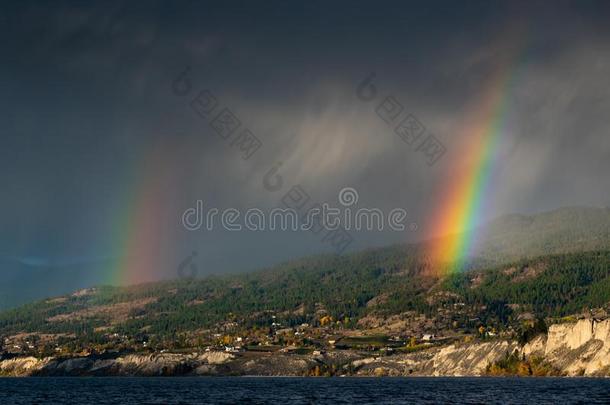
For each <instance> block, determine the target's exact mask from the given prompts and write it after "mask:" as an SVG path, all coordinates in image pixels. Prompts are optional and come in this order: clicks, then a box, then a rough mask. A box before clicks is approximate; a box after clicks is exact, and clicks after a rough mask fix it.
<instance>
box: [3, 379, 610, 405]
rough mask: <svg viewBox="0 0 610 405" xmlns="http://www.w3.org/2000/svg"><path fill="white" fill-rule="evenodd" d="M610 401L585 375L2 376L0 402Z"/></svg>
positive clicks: (605, 386)
mask: <svg viewBox="0 0 610 405" xmlns="http://www.w3.org/2000/svg"><path fill="white" fill-rule="evenodd" d="M62 403H71V404H208V403H215V404H216V403H217V404H234V403H257V404H258V403H260V404H262V403H275V404H293V403H294V404H322V403H332V404H396V403H430V404H433V403H435V404H436V403H460V404H462V403H479V404H480V403H486V404H524V403H530V404H531V403H534V404H543V403H544V404H561V403H582V404H584V403H586V404H592V403H600V404H601V403H606V404H608V403H610V379H587V378H572V379H567V378H536V379H534V378H521V379H520V378H382V379H378V378H26V379H19V378H0V404H62Z"/></svg>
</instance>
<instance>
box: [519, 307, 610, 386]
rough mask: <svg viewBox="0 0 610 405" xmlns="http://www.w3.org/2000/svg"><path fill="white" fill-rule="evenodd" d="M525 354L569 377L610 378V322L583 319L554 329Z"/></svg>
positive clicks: (537, 339)
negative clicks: (538, 357)
mask: <svg viewBox="0 0 610 405" xmlns="http://www.w3.org/2000/svg"><path fill="white" fill-rule="evenodd" d="M523 353H524V354H526V355H537V356H540V357H542V358H544V360H545V361H546V362H547V363H549V364H550V365H552V366H553V367H555V368H556V369H558V370H560V371H561V372H562V373H563V374H565V375H568V376H579V375H584V376H608V375H610V319H606V320H604V321H595V320H593V319H581V320H579V321H578V322H576V323H564V324H559V325H552V326H551V327H550V328H549V332H548V334H547V335H546V336H539V337H537V338H536V339H534V340H533V341H532V342H530V343H528V344H527V345H525V347H524V348H523Z"/></svg>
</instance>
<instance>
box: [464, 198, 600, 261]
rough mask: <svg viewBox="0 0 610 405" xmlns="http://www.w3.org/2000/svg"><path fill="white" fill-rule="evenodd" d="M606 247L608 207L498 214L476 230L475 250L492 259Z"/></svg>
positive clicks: (508, 259) (503, 259)
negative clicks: (529, 213)
mask: <svg viewBox="0 0 610 405" xmlns="http://www.w3.org/2000/svg"><path fill="white" fill-rule="evenodd" d="M609 247H610V208H595V207H565V208H559V209H556V210H553V211H548V212H543V213H540V214H534V215H521V214H512V215H506V216H502V217H500V218H498V219H496V220H494V221H492V222H490V223H489V224H487V225H485V226H484V227H482V229H480V230H479V232H478V236H477V248H476V254H478V255H480V256H482V257H483V258H486V259H493V260H494V261H495V262H496V263H501V262H503V261H511V260H518V259H523V258H528V257H536V256H542V255H550V254H560V253H572V252H586V251H592V250H602V249H607V248H609Z"/></svg>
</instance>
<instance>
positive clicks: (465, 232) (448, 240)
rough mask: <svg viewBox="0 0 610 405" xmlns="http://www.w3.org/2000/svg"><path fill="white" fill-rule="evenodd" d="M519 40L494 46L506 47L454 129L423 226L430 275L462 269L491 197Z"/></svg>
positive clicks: (513, 80) (513, 78) (516, 69)
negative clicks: (433, 206) (427, 223)
mask: <svg viewBox="0 0 610 405" xmlns="http://www.w3.org/2000/svg"><path fill="white" fill-rule="evenodd" d="M520 42H521V41H511V43H510V45H511V46H508V47H504V48H500V49H508V50H509V51H508V52H506V53H505V55H504V57H502V58H499V59H500V60H499V61H498V65H497V66H496V67H495V69H494V71H493V73H492V75H491V76H490V79H489V80H488V81H487V85H486V86H484V89H485V90H484V91H483V93H482V95H481V97H480V98H479V99H478V100H477V102H476V103H474V105H473V106H472V107H471V108H470V109H469V111H470V113H469V114H467V117H466V119H465V121H464V123H463V125H462V126H461V130H460V133H459V134H458V135H459V136H458V139H460V140H461V142H462V143H461V144H460V145H454V147H453V148H454V150H452V153H451V155H452V160H451V161H450V162H449V166H448V167H449V170H447V173H448V176H447V178H446V181H445V182H443V184H442V185H441V187H440V189H439V190H440V191H439V192H438V193H437V194H438V197H437V201H439V204H438V206H437V207H436V209H434V210H433V211H432V212H433V214H432V218H431V221H430V223H431V225H430V227H429V237H430V242H429V245H428V249H427V258H428V261H429V269H430V271H431V273H433V274H434V275H442V274H445V273H451V272H456V271H460V270H462V269H464V267H465V264H466V260H467V259H468V257H469V255H470V254H471V253H472V249H473V247H474V244H475V241H476V236H477V235H476V227H477V225H479V224H480V221H481V219H482V218H484V213H485V210H486V208H488V207H487V204H488V203H489V201H490V199H491V198H492V197H493V192H492V190H491V179H492V176H493V173H494V164H495V163H496V161H497V157H498V156H497V155H498V149H499V145H500V142H501V140H502V135H503V133H504V130H505V124H506V120H507V117H508V113H509V107H510V102H511V97H510V96H511V89H512V87H513V84H514V82H515V80H516V76H517V72H518V71H519V68H518V67H519V66H518V64H517V63H516V62H517V61H518V58H517V57H516V55H517V54H518V53H519V52H518V51H519V50H520V48H521V47H520V46H518V44H519V43H520Z"/></svg>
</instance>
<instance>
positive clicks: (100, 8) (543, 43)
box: [0, 1, 610, 305]
mask: <svg viewBox="0 0 610 405" xmlns="http://www.w3.org/2000/svg"><path fill="white" fill-rule="evenodd" d="M8 3H9V2H3V5H2V6H0V52H1V53H0V54H1V55H2V56H1V59H2V63H0V94H1V97H0V118H1V119H0V137H1V138H0V139H1V140H2V147H1V148H0V166H1V169H2V170H0V182H1V184H2V186H3V187H2V198H1V199H0V225H1V226H2V233H1V234H0V256H1V263H0V264H1V265H2V267H0V276H3V278H4V280H5V281H6V283H4V287H3V288H0V298H2V294H4V296H3V298H2V299H0V305H3V302H14V301H15V300H19V299H22V300H24V299H26V298H31V297H35V296H40V295H48V294H56V293H58V292H60V291H63V290H66V289H67V290H69V289H72V288H75V287H78V286H86V285H89V284H94V283H98V282H102V281H104V282H106V281H108V280H107V279H108V277H107V275H108V273H109V271H110V270H108V267H109V266H114V265H117V264H116V262H124V258H125V255H128V256H129V255H131V256H133V257H140V256H146V259H142V260H140V259H138V260H136V261H135V262H136V263H137V265H147V266H149V267H148V268H147V269H146V271H145V274H146V276H145V277H142V281H144V280H153V279H159V278H167V277H175V276H176V271H177V270H176V268H177V266H178V263H180V261H181V260H182V259H183V258H184V257H186V256H188V255H189V254H190V253H191V252H192V251H196V252H197V261H198V269H199V274H200V275H204V274H209V273H219V272H228V271H244V270H248V269H254V268H258V267H261V266H266V265H270V264H273V263H276V262H278V261H283V260H287V259H290V258H294V257H299V256H304V255H309V254H315V253H321V252H333V247H332V246H331V245H330V244H329V243H328V241H323V240H322V238H321V237H320V236H316V235H314V234H312V233H310V232H298V233H294V232H280V231H278V232H248V231H243V232H228V231H222V230H214V231H206V230H203V229H202V230H199V231H187V230H186V229H184V227H183V226H182V225H181V223H180V218H181V215H182V213H183V212H184V211H185V210H186V209H188V208H189V207H193V206H195V202H196V200H202V201H204V203H205V205H206V207H208V206H209V207H218V208H220V209H223V208H230V207H231V208H236V209H240V210H245V209H248V208H252V207H256V208H260V209H262V210H267V209H271V208H272V207H275V206H278V205H279V204H280V201H281V199H282V196H283V195H285V194H286V193H287V192H288V191H289V190H290V188H291V187H292V186H294V185H300V186H301V187H302V188H303V190H306V192H307V193H308V194H309V195H310V196H311V200H312V201H314V200H315V201H318V202H324V201H328V202H331V203H335V204H336V202H337V196H338V193H339V191H340V190H341V189H343V188H345V187H352V188H354V189H356V190H357V192H358V194H359V200H358V207H379V208H380V209H382V210H384V211H386V212H387V211H389V210H391V209H392V208H398V207H399V208H403V209H404V210H406V212H407V214H408V216H407V220H406V221H407V223H408V225H409V226H408V227H407V229H406V230H405V231H404V232H394V231H386V232H355V233H353V235H352V236H353V239H354V241H353V243H351V244H350V246H349V248H348V251H349V250H356V249H361V248H366V247H371V246H383V245H387V244H391V243H398V242H400V243H402V242H410V241H415V240H419V239H421V238H423V237H425V236H426V229H427V228H426V224H427V223H429V222H430V220H431V216H432V215H434V212H432V207H433V206H435V205H436V203H437V201H435V198H438V195H439V194H438V188H439V184H443V183H446V181H447V179H450V178H451V176H452V164H451V162H452V161H455V159H456V154H458V153H461V148H460V145H463V144H464V143H465V142H466V141H467V139H465V137H468V131H465V130H464V128H463V126H464V121H465V117H468V116H471V115H472V113H473V109H476V108H478V107H477V106H480V100H481V99H482V97H483V95H484V93H485V92H486V91H487V89H488V87H489V86H490V84H489V83H490V82H491V83H493V80H492V79H491V78H493V77H494V74H495V73H496V70H497V69H498V65H499V64H502V63H504V64H507V65H508V66H503V68H504V69H505V70H506V71H507V72H508V74H509V75H510V77H511V81H510V83H509V84H508V85H507V86H506V88H505V91H503V92H502V93H503V98H504V102H505V103H506V109H505V113H504V116H503V118H504V124H503V130H502V131H503V132H502V137H501V141H500V143H499V146H498V149H497V150H496V151H495V153H496V155H497V162H496V163H495V164H494V171H493V176H492V182H493V186H492V187H490V191H489V195H488V196H487V197H486V201H487V209H486V211H485V212H484V213H482V214H481V220H482V221H484V220H487V219H490V218H493V217H496V216H499V215H502V214H508V213H515V212H519V213H535V212H541V211H545V210H551V209H555V208H558V207H562V206H572V205H587V206H609V205H610V195H609V193H608V191H609V187H608V185H609V183H610V181H609V177H608V173H610V136H609V133H608V132H609V128H610V97H608V95H609V94H610V92H609V83H610V81H609V78H610V24H608V21H610V3H608V2H605V1H599V2H593V1H579V2H561V1H557V2H551V1H544V2H543V1H540V2H536V1H534V2H531V1H527V2H514V1H510V2H494V1H480V2H479V1H468V2H449V1H446V2H431V1H422V2H356V1H349V2H328V1H320V2H318V1H306V2H296V1H281V2H270V1H264V2H263V1H261V2H155V1H149V2H106V1H104V2H99V3H95V2H90V4H85V3H84V2H76V1H75V2H62V1H58V2H28V1H23V2H21V1H20V2H13V3H14V4H12V5H11V4H8ZM225 3H226V4H225ZM507 37H508V38H519V39H518V40H517V42H518V45H516V44H515V43H514V42H511V41H510V40H509V41H506V40H505V38H507ZM511 47H513V48H514V47H517V49H516V50H515V49H511V52H512V55H513V56H512V58H511V59H505V54H506V53H507V52H508V51H509V49H505V48H511ZM187 67H188V68H190V70H189V71H188V77H189V80H190V84H191V86H192V87H191V89H190V92H189V93H188V94H187V95H185V96H180V95H176V94H175V92H174V91H173V88H172V82H173V81H174V80H175V78H176V77H177V76H179V75H180V74H181V73H182V72H184V71H185V69H186V68H187ZM371 72H375V78H374V85H375V88H376V90H377V93H376V98H375V99H374V100H373V101H368V102H367V101H363V100H362V99H361V98H359V97H358V93H357V88H358V86H359V84H360V83H361V82H362V80H363V79H365V78H366V77H367V76H368V75H369V74H370V73H371ZM204 89H207V90H209V91H210V93H211V94H213V95H214V96H215V97H216V100H217V101H218V107H217V108H218V109H217V110H215V112H219V111H220V109H222V108H229V109H230V110H231V111H232V112H233V114H234V115H235V116H236V117H237V118H238V119H239V120H240V121H241V127H240V129H244V128H248V129H249V130H250V131H251V132H252V133H253V134H254V135H255V136H256V137H257V138H258V139H259V140H260V142H261V143H262V146H261V147H260V148H259V149H258V150H257V151H256V152H255V153H254V154H253V155H252V156H251V157H250V158H249V159H243V158H242V153H241V151H240V150H239V149H238V148H237V147H236V145H235V144H232V139H233V138H229V139H223V138H222V137H220V136H219V135H218V134H217V133H216V132H215V131H214V130H213V129H212V127H211V126H210V121H211V120H212V118H213V116H212V118H209V117H208V118H202V117H200V116H199V115H197V113H196V112H195V111H194V110H193V109H192V108H191V107H190V105H189V102H190V101H191V100H192V99H193V98H194V97H195V96H196V94H198V92H199V91H201V90H204ZM388 96H393V97H394V98H395V99H396V100H397V101H398V102H400V103H401V104H402V105H403V106H404V111H405V113H410V114H413V115H414V116H415V117H417V119H418V120H419V121H420V122H421V124H422V125H423V126H424V127H425V129H426V134H433V135H434V136H435V137H436V139H438V141H439V142H441V143H442V144H443V145H444V147H445V148H446V153H445V155H443V156H442V157H441V158H440V159H439V160H438V161H437V162H436V163H435V164H433V165H429V164H428V162H427V160H426V156H424V154H423V153H421V151H419V152H418V151H416V150H414V148H412V147H410V146H409V145H407V144H406V143H405V142H404V141H403V140H402V139H401V138H400V137H398V136H397V135H396V134H395V133H394V130H393V126H390V125H388V124H386V123H385V122H384V121H383V120H382V119H381V118H380V117H379V116H378V115H377V114H376V113H375V108H376V106H377V105H378V104H379V103H380V102H382V101H383V100H384V99H385V98H386V97H388ZM452 154H453V155H452ZM278 163H281V166H279V170H278V172H277V173H278V174H279V175H281V177H282V180H283V185H282V187H281V189H279V190H277V191H270V190H269V189H267V188H265V186H264V184H263V178H264V176H265V174H266V173H268V172H269V170H271V169H272V168H273V167H274V166H276V165H277V164H278ZM138 281H139V280H138ZM9 290H10V292H7V291H9Z"/></svg>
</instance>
